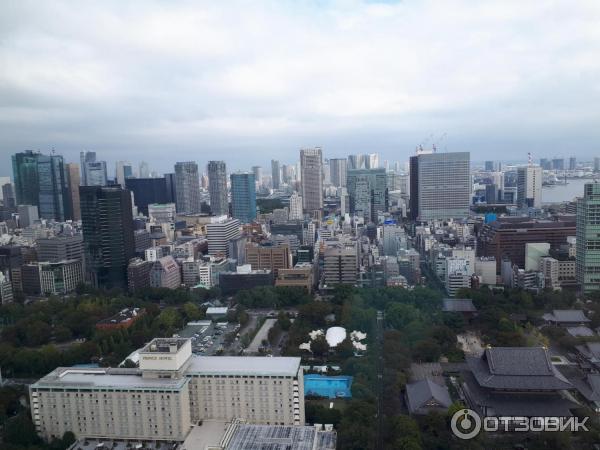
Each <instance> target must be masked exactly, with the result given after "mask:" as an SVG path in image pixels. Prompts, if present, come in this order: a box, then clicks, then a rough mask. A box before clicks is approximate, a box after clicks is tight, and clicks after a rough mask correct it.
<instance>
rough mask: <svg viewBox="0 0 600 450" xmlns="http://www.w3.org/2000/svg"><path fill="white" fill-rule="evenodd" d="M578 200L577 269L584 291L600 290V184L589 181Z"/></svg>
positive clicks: (578, 280) (578, 278)
mask: <svg viewBox="0 0 600 450" xmlns="http://www.w3.org/2000/svg"><path fill="white" fill-rule="evenodd" d="M583 189H584V190H583V198H580V199H579V200H578V201H577V254H576V263H575V271H576V276H577V283H578V284H579V286H580V288H581V290H582V291H583V292H591V291H597V290H600V184H599V183H587V184H586V185H585V186H584V188H583Z"/></svg>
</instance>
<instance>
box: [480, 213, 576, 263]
mask: <svg viewBox="0 0 600 450" xmlns="http://www.w3.org/2000/svg"><path fill="white" fill-rule="evenodd" d="M570 236H575V219H574V218H572V217H569V216H564V217H559V218H557V219H556V220H553V221H548V220H536V219H530V218H528V217H503V218H498V219H497V220H496V221H494V222H491V223H487V224H485V225H483V226H482V227H481V230H480V232H479V236H478V238H477V252H478V256H488V257H490V256H493V257H494V258H495V259H496V267H497V272H498V273H499V272H500V265H501V263H502V260H503V259H508V260H510V261H512V263H513V264H515V265H517V266H518V267H520V268H522V269H524V268H525V246H526V244H527V243H534V242H547V243H549V244H550V248H559V247H560V246H561V245H563V244H565V243H566V242H567V238H568V237H570Z"/></svg>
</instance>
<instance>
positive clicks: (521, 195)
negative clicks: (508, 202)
mask: <svg viewBox="0 0 600 450" xmlns="http://www.w3.org/2000/svg"><path fill="white" fill-rule="evenodd" d="M517 206H519V207H531V208H540V207H541V206H542V168H541V167H539V166H526V167H519V168H518V169H517Z"/></svg>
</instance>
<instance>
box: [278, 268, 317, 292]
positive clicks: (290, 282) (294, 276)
mask: <svg viewBox="0 0 600 450" xmlns="http://www.w3.org/2000/svg"><path fill="white" fill-rule="evenodd" d="M314 284H315V281H314V269H313V265H312V264H311V263H298V264H296V265H295V266H294V267H293V268H292V269H279V271H278V273H277V279H276V280H275V286H291V287H294V286H296V287H303V288H305V289H306V291H307V292H309V293H310V292H312V291H313V286H314Z"/></svg>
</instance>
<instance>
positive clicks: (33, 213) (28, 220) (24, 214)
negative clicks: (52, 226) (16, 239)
mask: <svg viewBox="0 0 600 450" xmlns="http://www.w3.org/2000/svg"><path fill="white" fill-rule="evenodd" d="M17 212H18V213H19V228H27V227H30V226H31V225H33V224H34V223H35V222H36V221H38V220H40V216H39V214H38V207H37V206H35V205H19V206H18V207H17Z"/></svg>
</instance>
